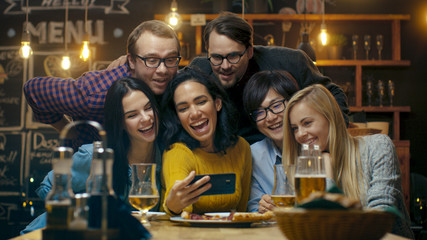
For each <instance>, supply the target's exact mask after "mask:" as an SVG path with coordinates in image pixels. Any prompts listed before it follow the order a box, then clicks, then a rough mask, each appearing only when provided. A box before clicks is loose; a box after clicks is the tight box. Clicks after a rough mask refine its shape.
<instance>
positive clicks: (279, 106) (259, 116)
mask: <svg viewBox="0 0 427 240" xmlns="http://www.w3.org/2000/svg"><path fill="white" fill-rule="evenodd" d="M285 101H286V99H282V100H279V101H276V102H274V103H272V104H271V105H270V106H268V107H266V108H259V109H257V110H254V111H252V112H251V113H249V115H250V116H251V118H252V120H254V121H255V122H259V121H261V120H264V119H265V118H266V117H267V111H270V112H272V113H274V114H278V113H281V112H283V111H284V110H285V108H286V105H285Z"/></svg>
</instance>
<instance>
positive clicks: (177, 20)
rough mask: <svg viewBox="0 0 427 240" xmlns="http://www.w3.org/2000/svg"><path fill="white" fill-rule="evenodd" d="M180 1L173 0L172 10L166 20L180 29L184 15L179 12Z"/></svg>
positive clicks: (174, 27)
mask: <svg viewBox="0 0 427 240" xmlns="http://www.w3.org/2000/svg"><path fill="white" fill-rule="evenodd" d="M177 11H178V3H177V2H176V0H172V3H171V12H170V13H169V14H168V15H166V18H165V22H166V23H167V24H169V26H171V27H172V28H173V29H178V28H179V27H180V26H181V24H182V17H181V15H179V14H178V12H177Z"/></svg>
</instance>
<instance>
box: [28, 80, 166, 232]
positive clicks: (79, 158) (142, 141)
mask: <svg viewBox="0 0 427 240" xmlns="http://www.w3.org/2000/svg"><path fill="white" fill-rule="evenodd" d="M158 109H159V108H158V105H157V102H156V100H155V97H154V94H153V92H152V91H151V89H150V88H149V87H148V85H147V84H146V83H144V82H143V81H141V80H139V79H136V78H131V77H126V78H122V79H120V80H118V81H116V82H114V83H113V85H112V86H111V87H110V89H109V90H108V93H107V96H106V100H105V105H104V112H105V130H106V132H107V140H108V147H110V148H112V149H113V150H114V163H113V189H114V191H115V193H116V195H117V196H118V197H119V198H121V199H122V200H125V201H126V202H127V197H128V194H129V188H130V184H131V182H130V169H129V165H130V164H132V163H156V164H157V166H156V167H157V169H156V173H157V174H156V175H157V179H156V180H157V188H158V189H159V192H160V174H161V152H160V150H159V148H158V146H157V144H156V142H155V140H156V137H157V133H158V122H159V117H158V116H159V112H158ZM92 154H93V144H86V145H83V146H81V147H80V148H79V150H78V152H76V153H75V154H74V155H73V165H72V169H71V174H72V179H71V182H72V183H71V187H72V189H73V192H75V193H81V192H85V190H86V180H87V178H88V176H89V172H90V166H91V162H92ZM52 185H53V172H52V171H51V172H49V173H48V175H47V176H46V177H45V179H44V180H43V181H42V183H41V184H40V187H39V188H38V189H37V190H36V192H37V194H38V195H39V196H40V198H41V199H43V200H44V199H45V198H46V195H47V194H48V193H49V191H50V190H51V189H52ZM159 202H161V201H159ZM154 209H155V210H158V209H159V204H157V206H156V207H154ZM44 226H46V214H45V213H44V214H42V215H40V216H39V217H37V218H36V219H34V221H33V222H31V223H30V224H29V225H28V226H27V227H26V228H25V229H24V230H23V231H21V234H25V233H27V232H31V231H33V230H36V229H39V228H42V227H44Z"/></svg>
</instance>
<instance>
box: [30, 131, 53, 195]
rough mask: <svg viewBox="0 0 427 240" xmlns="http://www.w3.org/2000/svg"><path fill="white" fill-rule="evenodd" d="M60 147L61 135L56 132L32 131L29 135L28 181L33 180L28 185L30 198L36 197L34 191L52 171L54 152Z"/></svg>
mask: <svg viewBox="0 0 427 240" xmlns="http://www.w3.org/2000/svg"><path fill="white" fill-rule="evenodd" d="M58 146H59V134H58V132H57V131H55V130H49V129H38V130H31V131H29V132H28V135H27V148H26V161H27V164H26V165H27V166H29V169H28V171H27V175H26V179H29V178H32V179H33V180H32V181H31V182H29V181H26V184H28V196H29V197H36V196H35V192H34V190H35V189H36V188H37V187H39V186H40V182H41V181H42V180H43V178H44V177H45V176H46V174H47V173H48V172H49V171H50V170H52V154H53V150H54V149H55V148H56V147H58Z"/></svg>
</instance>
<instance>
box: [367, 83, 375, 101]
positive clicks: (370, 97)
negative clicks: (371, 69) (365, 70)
mask: <svg viewBox="0 0 427 240" xmlns="http://www.w3.org/2000/svg"><path fill="white" fill-rule="evenodd" d="M366 95H368V106H371V105H372V96H373V95H374V92H373V90H372V81H371V80H368V81H367V82H366Z"/></svg>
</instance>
